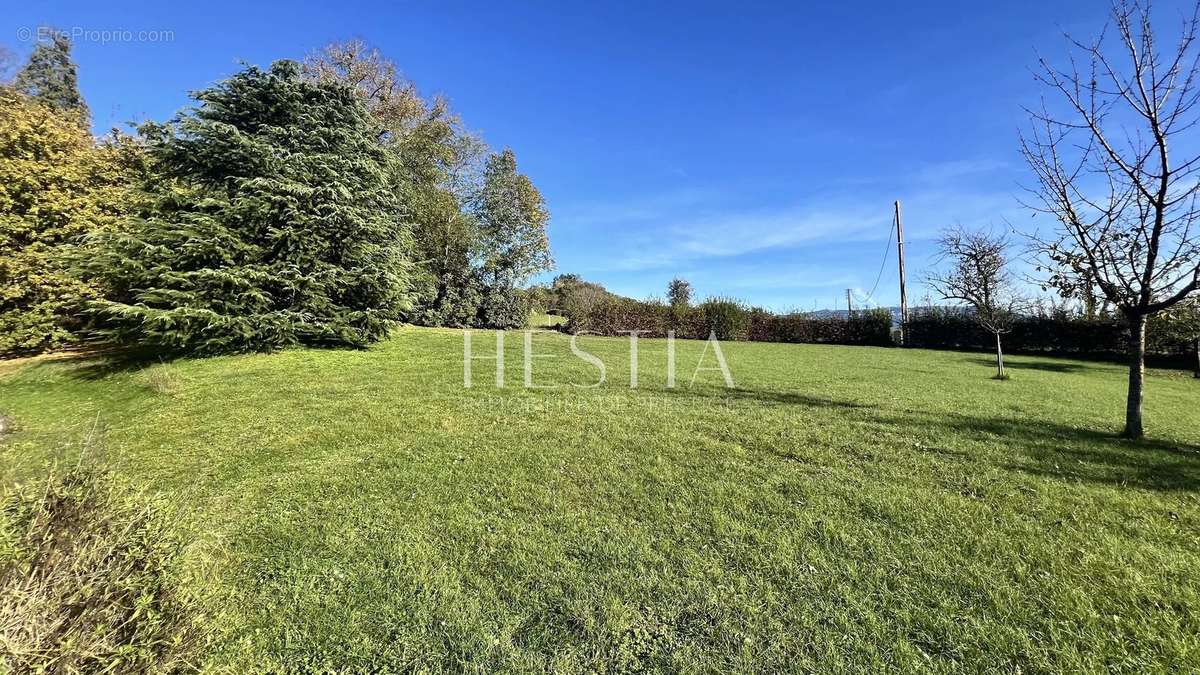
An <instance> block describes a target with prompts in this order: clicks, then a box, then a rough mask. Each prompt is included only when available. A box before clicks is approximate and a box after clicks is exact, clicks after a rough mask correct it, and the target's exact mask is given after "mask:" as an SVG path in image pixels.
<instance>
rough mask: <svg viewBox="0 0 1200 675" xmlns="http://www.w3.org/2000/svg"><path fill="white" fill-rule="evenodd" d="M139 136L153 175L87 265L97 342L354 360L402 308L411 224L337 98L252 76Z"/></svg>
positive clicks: (362, 119) (374, 147) (380, 163)
mask: <svg viewBox="0 0 1200 675" xmlns="http://www.w3.org/2000/svg"><path fill="white" fill-rule="evenodd" d="M194 96H195V98H196V99H197V100H198V101H199V105H198V106H197V107H196V108H194V109H191V110H190V111H187V112H186V113H184V114H182V115H181V116H180V117H178V118H177V119H176V120H175V121H174V122H173V123H172V124H170V125H165V126H163V125H151V126H148V127H146V128H144V129H143V133H144V135H145V137H146V141H147V143H148V146H149V153H150V156H151V158H152V161H153V162H154V166H155V169H156V171H155V173H157V174H158V176H157V178H156V179H154V180H151V181H149V182H148V184H147V185H146V187H145V189H146V192H147V202H148V204H149V206H148V207H147V208H146V212H145V213H144V214H142V217H141V218H138V219H136V220H135V221H134V222H132V223H130V226H129V228H127V232H124V233H120V234H114V235H110V236H108V237H107V240H106V241H105V242H104V246H103V247H102V252H101V253H100V254H99V255H97V256H96V258H95V259H94V260H93V261H92V262H91V264H90V265H89V266H88V268H89V270H90V272H91V273H93V274H95V275H98V276H100V277H101V278H103V279H104V280H105V281H106V282H107V285H108V287H109V288H111V289H112V292H111V293H110V295H109V299H107V300H104V301H100V302H97V303H95V304H94V305H93V312H94V315H95V317H96V319H97V322H98V326H99V329H100V334H101V335H102V336H103V337H105V338H106V339H107V340H109V341H112V342H116V343H121V344H138V345H141V346H145V347H151V348H154V349H157V350H162V351H167V352H173V353H180V352H188V353H209V354H210V353H220V352H232V351H250V350H271V349H277V348H281V347H287V346H291V345H296V344H306V345H327V346H353V347H362V346H365V345H366V344H368V343H370V342H372V341H375V340H378V339H379V338H381V337H383V336H384V335H385V333H386V332H387V331H388V329H389V328H390V327H391V326H392V325H393V323H394V321H395V320H396V319H397V318H398V317H399V316H400V314H401V312H403V311H404V310H406V309H407V300H408V298H407V288H408V262H407V260H408V259H407V254H408V251H409V247H410V242H409V233H408V228H407V225H406V224H405V222H404V219H403V217H402V209H401V205H400V203H399V201H398V199H397V198H396V197H395V196H394V193H393V191H391V190H389V189H388V187H389V182H388V175H389V173H390V168H389V164H388V163H389V162H390V161H391V155H389V154H387V153H386V152H385V150H384V149H383V148H382V147H380V145H379V143H378V137H379V133H380V129H379V127H378V126H377V124H376V123H375V122H374V121H373V120H372V118H371V116H370V114H369V113H368V111H367V109H366V107H365V106H364V105H363V104H362V102H361V101H359V100H358V99H357V98H356V97H355V96H354V94H353V93H352V92H351V91H350V90H349V89H348V88H346V87H344V86H342V85H339V84H336V83H319V82H311V81H305V80H303V79H302V78H301V77H300V69H299V66H298V65H297V64H295V63H293V62H290V61H280V62H277V63H275V64H274V65H272V66H271V67H270V69H268V70H262V69H259V68H257V67H248V68H247V69H245V70H243V71H242V72H240V73H238V74H237V75H235V76H233V77H232V78H230V79H229V80H227V81H225V82H222V83H220V84H218V85H216V86H214V87H212V88H210V89H207V90H204V91H201V92H199V93H197V94H195V95H194Z"/></svg>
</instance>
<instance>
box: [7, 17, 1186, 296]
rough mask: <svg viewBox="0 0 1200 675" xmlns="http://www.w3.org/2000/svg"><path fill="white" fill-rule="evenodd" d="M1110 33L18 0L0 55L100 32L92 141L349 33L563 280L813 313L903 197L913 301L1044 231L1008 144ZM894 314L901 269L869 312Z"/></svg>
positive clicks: (860, 21) (1082, 24)
mask: <svg viewBox="0 0 1200 675" xmlns="http://www.w3.org/2000/svg"><path fill="white" fill-rule="evenodd" d="M139 4H142V5H145V6H137V5H139ZM1181 5H1182V3H1179V2H1160V3H1158V5H1157V7H1156V11H1157V12H1158V13H1159V14H1160V15H1163V14H1166V15H1170V16H1173V15H1174V14H1175V13H1177V12H1178V11H1179V7H1180V6H1181ZM1105 18H1106V3H1104V2H1100V1H1098V0H1088V1H1084V0H1069V1H1067V0H1064V1H1060V2H1045V1H1044V0H1042V1H1039V2H1029V1H1026V0H1013V1H1010V2H1003V3H1000V2H997V3H963V2H951V1H938V2H926V3H892V2H877V3H867V2H863V3H853V2H838V3H833V2H817V1H815V0H814V1H811V2H805V3H800V2H780V3H769V4H755V3H730V2H722V3H694V2H689V3H679V4H674V5H672V4H668V3H665V2H651V3H645V2H640V3H627V4H626V3H621V4H618V3H602V2H580V3H567V2H494V3H483V2H480V3H454V2H423V3H409V2H378V3H371V2H353V1H350V0H345V1H342V2H337V3H328V2H326V3H318V2H312V3H307V2H288V3H280V4H279V5H278V6H271V5H270V4H269V3H233V2H229V3H226V2H207V3H186V4H184V5H180V6H173V3H153V4H149V5H147V4H146V3H127V4H126V3H98V2H25V3H9V4H8V6H7V8H6V10H5V16H4V19H3V21H4V22H5V23H7V24H8V27H7V29H6V30H4V34H0V43H4V44H6V45H8V46H9V47H10V48H12V49H14V50H15V51H16V52H17V53H18V55H19V56H24V55H25V54H26V53H27V52H28V50H29V49H30V47H31V44H30V42H29V41H28V40H24V39H23V38H24V37H25V35H26V33H27V32H28V30H30V29H33V30H36V27H37V26H39V25H53V26H56V27H58V28H60V29H63V30H67V31H72V30H76V31H92V32H91V33H88V34H84V35H83V37H82V38H81V39H79V40H77V44H76V59H77V61H78V63H79V66H80V86H81V89H82V91H83V93H84V95H85V96H86V98H87V100H88V102H89V104H90V105H91V107H92V111H93V116H94V118H95V123H96V126H97V127H98V128H101V129H103V128H107V127H109V126H114V125H121V124H122V123H123V122H124V121H127V120H141V119H146V118H151V119H160V120H161V119H166V118H168V117H170V116H171V115H172V114H173V113H174V112H175V111H176V110H178V109H179V108H181V107H183V106H185V105H187V103H188V99H187V92H188V91H189V90H194V89H198V88H201V87H204V86H206V85H208V84H210V83H212V82H214V81H216V80H219V79H221V78H223V77H225V76H228V75H229V74H231V73H233V72H234V71H236V70H237V69H238V67H239V66H238V64H239V62H240V61H248V62H251V63H258V64H267V63H269V62H270V61H272V60H275V59H279V58H299V57H302V56H303V55H304V54H306V53H308V52H309V51H311V50H314V49H316V48H319V47H320V46H321V45H323V44H325V43H327V42H329V41H332V40H343V39H348V38H356V37H357V38H363V39H365V40H367V41H368V42H370V43H372V44H374V45H375V46H377V47H379V48H380V49H381V50H382V51H383V52H384V53H385V54H386V55H387V56H388V57H390V58H391V59H393V60H394V61H396V62H397V63H398V64H399V65H400V66H401V68H402V69H403V70H404V72H405V74H406V75H407V76H408V77H409V78H411V79H412V80H413V81H415V82H416V83H417V84H418V86H419V87H420V88H421V89H422V91H423V92H424V93H427V94H433V93H442V94H444V95H446V96H447V97H448V98H449V99H450V101H451V103H452V105H453V107H454V108H455V109H456V110H457V111H459V112H460V113H461V115H462V117H463V119H464V121H465V122H466V124H467V126H469V127H470V128H472V129H475V130H477V131H479V132H480V133H482V134H483V136H484V137H485V139H486V140H487V141H488V142H489V143H490V144H491V145H492V146H494V147H496V148H500V147H503V146H510V147H512V148H513V149H514V150H515V151H516V153H517V157H518V161H519V163H520V165H521V168H522V170H523V171H524V172H526V173H528V174H529V175H530V176H531V177H532V178H533V180H534V181H535V182H536V183H537V185H538V186H539V187H540V188H541V190H542V192H543V194H544V195H545V197H546V200H547V202H548V204H549V207H550V210H551V213H552V223H551V229H550V236H551V243H552V246H553V248H554V253H555V258H556V260H557V262H558V271H561V272H576V273H580V274H582V275H583V276H585V277H586V278H589V279H592V280H596V281H599V282H601V283H603V284H605V285H606V286H608V287H609V288H610V289H612V290H613V291H616V292H619V293H622V294H626V295H631V296H634V297H646V296H649V295H661V294H662V293H663V289H664V288H665V286H666V283H667V281H668V280H669V279H670V278H671V277H673V276H675V275H681V276H684V277H686V278H688V279H689V280H691V281H692V282H693V284H694V285H695V286H696V288H697V291H698V293H699V294H700V295H710V294H723V295H733V296H736V297H739V298H742V299H744V300H746V301H749V302H752V303H754V304H758V305H762V306H766V307H770V308H774V309H789V308H800V309H812V308H814V307H831V306H834V303H835V302H837V303H838V306H841V303H842V302H843V300H841V298H843V297H844V294H845V289H846V288H854V289H856V293H857V294H858V296H859V297H860V298H864V299H865V297H866V296H867V292H868V291H869V290H870V289H871V288H872V286H873V285H874V282H875V279H876V277H877V273H878V272H879V270H880V263H881V261H882V259H883V255H884V249H885V244H886V243H887V239H888V235H889V227H890V225H891V204H892V201H893V200H896V199H899V200H900V201H901V202H902V205H903V208H904V215H905V226H906V234H907V238H908V239H909V277H910V279H911V280H912V281H913V283H914V285H915V286H916V288H915V289H913V290H911V291H910V293H911V295H912V296H914V299H919V298H920V296H921V295H922V294H923V293H924V290H923V289H922V288H921V287H920V284H919V277H920V275H921V272H922V271H923V270H924V269H925V268H926V267H927V266H928V265H929V264H930V262H931V253H932V249H931V237H933V236H935V235H936V233H937V231H938V230H939V229H940V228H942V227H945V226H948V225H952V224H955V223H962V224H965V225H972V226H975V225H978V226H986V225H989V224H994V225H997V226H998V225H1001V224H1002V223H1003V222H1004V221H1005V220H1008V221H1011V222H1012V223H1014V224H1015V225H1016V226H1017V227H1019V228H1031V227H1033V225H1030V223H1031V222H1032V221H1031V217H1030V214H1029V212H1028V211H1027V210H1025V209H1023V208H1022V207H1021V206H1020V204H1019V203H1018V198H1019V197H1020V195H1021V187H1020V186H1021V185H1023V184H1027V183H1028V181H1029V177H1028V174H1027V173H1026V171H1025V169H1024V167H1023V165H1022V163H1021V159H1020V157H1019V155H1018V153H1017V147H1016V134H1017V130H1018V128H1019V127H1020V125H1021V124H1022V120H1023V113H1022V112H1021V108H1020V106H1021V105H1022V104H1034V103H1036V101H1037V100H1038V96H1039V90H1038V89H1037V87H1036V85H1035V83H1034V82H1033V79H1032V76H1031V75H1030V71H1029V69H1030V67H1031V66H1033V65H1034V63H1035V58H1036V54H1037V53H1038V52H1039V51H1040V52H1041V53H1043V54H1045V55H1046V56H1048V57H1053V58H1058V57H1061V56H1063V55H1064V54H1065V53H1066V51H1065V45H1064V44H1063V42H1062V38H1061V35H1060V32H1061V31H1062V30H1069V31H1071V32H1073V33H1077V34H1080V35H1091V34H1093V33H1095V32H1096V31H1097V30H1098V29H1099V28H1100V26H1101V25H1102V23H1103V22H1104V20H1105ZM106 30H107V31H119V30H128V31H130V32H131V33H133V34H135V35H136V34H138V33H140V32H142V31H169V32H170V33H171V35H170V39H168V40H161V39H160V40H158V41H138V40H137V39H134V40H132V41H128V42H126V41H117V42H108V43H105V42H103V41H101V40H100V39H98V38H99V37H100V34H99V33H96V31H106ZM1035 224H1036V223H1035ZM897 298H898V292H897V290H896V270H895V256H894V252H893V253H892V256H891V257H890V258H889V260H888V263H887V267H886V268H885V269H884V274H883V278H882V280H881V282H880V285H879V289H878V290H877V292H876V293H875V301H876V302H878V303H881V304H894V303H896V302H897Z"/></svg>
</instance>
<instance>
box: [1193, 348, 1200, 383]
mask: <svg viewBox="0 0 1200 675" xmlns="http://www.w3.org/2000/svg"><path fill="white" fill-rule="evenodd" d="M1193 347H1194V348H1195V350H1196V378H1197V379H1200V338H1196V341H1195V343H1194V344H1193Z"/></svg>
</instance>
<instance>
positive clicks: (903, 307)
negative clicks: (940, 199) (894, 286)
mask: <svg viewBox="0 0 1200 675" xmlns="http://www.w3.org/2000/svg"><path fill="white" fill-rule="evenodd" d="M896 249H897V251H898V253H899V256H898V257H899V258H900V344H904V330H905V328H906V327H907V326H908V290H907V289H906V288H905V285H904V225H902V224H901V223H900V201H899V200H896Z"/></svg>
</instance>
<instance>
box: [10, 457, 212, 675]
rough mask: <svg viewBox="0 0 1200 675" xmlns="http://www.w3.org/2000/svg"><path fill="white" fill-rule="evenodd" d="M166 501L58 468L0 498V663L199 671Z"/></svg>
mask: <svg viewBox="0 0 1200 675" xmlns="http://www.w3.org/2000/svg"><path fill="white" fill-rule="evenodd" d="M167 525H168V518H167V512H166V511H165V508H164V505H163V503H162V502H160V501H157V500H150V499H145V498H143V497H142V496H140V495H136V494H131V493H129V492H127V491H124V490H122V489H121V488H120V487H118V485H117V484H116V483H115V482H114V481H113V480H112V479H111V477H110V476H109V475H108V474H107V473H105V472H103V471H98V470H94V469H86V468H77V469H74V470H70V471H67V472H65V473H59V472H57V471H55V472H54V473H53V474H52V475H51V476H50V477H48V478H47V479H45V480H44V481H41V482H38V483H35V484H32V485H26V486H18V487H14V488H10V489H8V490H7V491H6V492H5V493H4V495H3V497H2V499H0V671H4V672H54V673H59V672H64V673H74V672H89V673H91V672H112V673H129V672H180V671H190V670H195V668H194V666H193V661H192V657H193V656H194V654H195V653H196V646H197V645H198V644H199V640H198V630H197V623H196V622H195V621H194V620H193V616H194V611H193V608H194V606H195V605H194V601H193V600H192V599H191V598H189V597H187V596H186V595H185V594H182V593H180V592H179V591H178V590H177V585H176V584H175V580H176V579H177V576H178V569H177V560H178V559H179V553H180V545H179V543H178V542H177V541H176V540H175V539H174V538H173V537H172V536H170V535H169V534H168V529H167Z"/></svg>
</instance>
